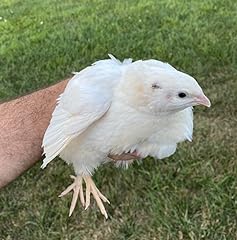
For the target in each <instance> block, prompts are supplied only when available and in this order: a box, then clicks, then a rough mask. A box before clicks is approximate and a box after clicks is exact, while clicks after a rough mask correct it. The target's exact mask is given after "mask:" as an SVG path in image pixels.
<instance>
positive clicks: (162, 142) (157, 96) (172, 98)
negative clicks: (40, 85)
mask: <svg viewBox="0 0 237 240" xmlns="http://www.w3.org/2000/svg"><path fill="white" fill-rule="evenodd" d="M110 58H111V59H107V60H101V61H97V62H95V63H94V64H93V65H92V66H89V67H87V68H85V69H84V70H82V71H81V72H79V73H75V76H74V77H73V78H72V79H71V80H70V81H69V83H68V85H67V87H66V89H65V91H64V92H63V93H62V94H61V96H60V97H59V98H58V104H57V106H56V108H55V110H54V112H53V115H52V119H51V121H50V125H49V127H48V129H47V130H46V133H45V136H44V139H43V147H44V154H45V159H44V161H43V165H42V168H44V167H46V165H47V164H48V163H49V162H50V161H52V160H53V159H54V158H55V157H56V156H57V155H60V157H61V158H62V159H63V160H65V161H66V162H67V163H71V164H73V167H74V169H75V172H76V175H77V176H88V175H91V174H93V171H94V170H95V169H96V168H97V167H98V166H99V165H100V164H102V163H103V162H106V161H109V159H108V158H107V156H108V154H110V153H112V154H122V153H124V152H126V153H127V152H133V151H135V150H136V152H137V153H138V154H139V156H141V157H146V156H148V155H150V156H153V157H155V158H159V159H162V158H165V157H168V156H170V155H172V154H173V153H174V152H175V150H176V146H177V143H179V142H182V141H184V140H186V139H187V140H189V141H191V139H192V131H193V114H192V106H194V105H198V104H203V105H206V106H210V102H209V100H208V99H207V98H206V97H205V95H204V94H203V92H202V89H201V88H200V86H199V85H198V83H197V82H196V81H195V80H194V79H193V78H192V77H191V76H189V75H187V74H185V73H182V72H180V71H177V70H176V69H175V68H173V67H172V66H171V65H169V64H167V63H163V62H160V61H157V60H145V61H141V60H140V61H136V62H132V60H131V59H125V60H124V61H123V62H120V61H118V60H117V59H115V58H114V57H113V56H112V55H110ZM180 93H182V94H185V96H184V95H180ZM102 199H103V198H102ZM81 201H82V202H83V200H82V199H81ZM87 205H88V203H87ZM101 211H102V210H101ZM102 213H103V212H102ZM104 215H105V216H107V214H106V212H105V214H104Z"/></svg>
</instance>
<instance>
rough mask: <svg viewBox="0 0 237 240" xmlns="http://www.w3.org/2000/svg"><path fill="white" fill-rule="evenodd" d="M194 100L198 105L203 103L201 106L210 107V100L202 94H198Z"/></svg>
mask: <svg viewBox="0 0 237 240" xmlns="http://www.w3.org/2000/svg"><path fill="white" fill-rule="evenodd" d="M195 102H196V103H197V104H198V105H203V106H206V107H210V106H211V102H210V100H209V99H208V98H207V97H206V96H205V95H204V94H203V95H200V96H197V97H196V98H195Z"/></svg>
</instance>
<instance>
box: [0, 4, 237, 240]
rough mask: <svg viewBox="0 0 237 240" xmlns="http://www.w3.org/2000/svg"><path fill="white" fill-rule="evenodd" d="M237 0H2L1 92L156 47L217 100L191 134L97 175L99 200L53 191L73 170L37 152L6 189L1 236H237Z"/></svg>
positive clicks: (143, 55)
mask: <svg viewBox="0 0 237 240" xmlns="http://www.w3.org/2000/svg"><path fill="white" fill-rule="evenodd" d="M236 13H237V1H235V0H227V1H223V0H216V1H214V0H207V1H198V0H191V1H176V0H160V1H155V0H153V1H152V0H140V1H136V0H134V1H133V0H131V1H126V0H121V1H118V0H110V1H102V0H93V1H92V0H81V1H76V0H68V1H62V0H60V1H59V0H52V1H50V0H42V1H40V0H24V1H20V0H1V2H0V98H1V100H2V101H3V100H5V99H11V98H14V97H16V96H18V95H22V94H26V93H28V92H31V91H33V90H36V89H39V88H41V87H44V86H47V85H50V84H52V83H55V82H57V81H59V80H60V79H63V78H65V77H67V76H69V75H70V73H71V72H73V71H78V70H80V69H82V68H84V67H85V66H87V65H89V64H91V63H92V62H94V61H96V60H98V59H104V58H107V54H108V53H112V54H114V55H115V56H116V57H118V58H119V59H123V58H126V57H132V58H133V59H135V60H136V59H149V58H156V59H160V60H162V61H166V62H169V63H171V64H172V65H174V66H175V67H176V68H178V69H180V70H182V71H185V72H187V73H189V74H190V75H192V76H194V77H195V78H196V79H197V80H198V81H199V83H200V85H201V86H202V87H203V89H204V91H205V92H206V94H207V96H208V97H209V98H210V99H211V101H212V107H211V108H210V109H205V108H203V107H197V108H195V122H194V123H195V129H194V138H193V142H192V143H183V144H180V145H179V148H178V151H177V152H176V154H175V155H174V156H172V157H170V158H168V159H165V160H163V161H157V160H154V159H146V160H144V162H143V164H134V165H133V166H132V167H130V168H129V169H128V170H122V169H116V168H115V167H113V166H112V165H107V166H103V167H101V168H100V169H98V171H97V172H96V174H95V176H94V179H95V182H96V184H97V186H98V187H99V188H100V189H101V191H102V192H103V193H104V194H105V195H106V196H107V197H108V198H109V199H110V201H111V205H109V206H106V207H107V210H108V213H109V219H108V220H107V221H106V220H105V219H104V218H103V216H102V215H101V214H100V213H99V210H98V209H97V207H96V205H95V204H93V205H92V207H91V208H90V209H89V210H87V211H84V210H83V209H82V208H81V207H80V206H79V205H78V206H77V207H76V211H75V212H74V214H73V216H72V217H70V218H69V217H68V211H69V206H70V201H71V198H70V197H69V196H68V197H65V198H63V199H59V198H58V197H57V196H58V194H59V193H60V192H61V191H62V190H63V189H64V188H65V187H66V186H67V185H68V184H69V183H70V182H71V180H70V178H69V174H72V173H73V171H72V169H70V168H68V166H67V165H66V164H65V163H64V162H63V161H61V160H59V159H58V160H55V161H54V162H52V163H51V164H50V166H49V167H47V169H46V170H44V171H42V170H41V169H40V163H38V164H36V165H35V166H34V167H33V168H32V169H30V170H29V171H28V172H26V173H25V174H24V175H22V176H21V177H20V178H18V179H17V180H16V181H14V182H13V183H12V184H10V185H9V186H7V187H5V188H4V189H3V190H1V192H0V239H7V240H21V239H24V240H28V239H31V240H41V239H42V240H43V239H50V240H56V239H68V240H76V239H82V240H89V239H98V240H100V239H102V240H107V239H108V240H110V239H112V240H113V239H114V240H123V239H128V240H135V239H137V240H147V239H153V240H155V239H159V240H162V239H170V240H175V239H180V240H182V239H193V240H194V239H208V240H209V239H211V240H215V239H216V240H222V239H228V240H230V239H237V151H236V148H237V140H236V139H237V134H236V125H237V120H236V116H237V97H236V96H237V27H236V25H237V14H236Z"/></svg>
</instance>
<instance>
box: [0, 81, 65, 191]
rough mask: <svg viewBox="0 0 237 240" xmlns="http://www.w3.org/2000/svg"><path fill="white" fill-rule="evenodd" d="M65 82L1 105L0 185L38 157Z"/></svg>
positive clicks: (6, 182) (8, 180)
mask: <svg viewBox="0 0 237 240" xmlns="http://www.w3.org/2000/svg"><path fill="white" fill-rule="evenodd" d="M67 81H68V80H65V81H62V82H60V83H58V84H55V85H53V86H51V87H48V88H45V89H42V90H39V91H37V92H34V93H32V94H29V95H26V96H24V97H21V98H18V99H15V100H12V101H10V102H6V103H3V104H1V105H0V130H1V134H0V187H2V186H4V185H6V184H8V183H9V182H11V181H12V180H13V179H15V178H16V177H17V176H19V175H20V174H21V173H22V172H24V171H25V170H26V169H28V168H29V167H30V166H32V165H33V164H34V163H35V162H37V161H38V160H39V159H40V156H41V154H42V149H41V143H42V139H43V135H44V132H45V130H46V128H47V126H48V124H49V121H50V118H51V114H52V111H53V109H54V107H55V103H56V99H57V97H58V96H59V94H60V93H62V92H63V90H64V88H65V86H66V84H67Z"/></svg>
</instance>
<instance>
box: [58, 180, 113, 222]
mask: <svg viewBox="0 0 237 240" xmlns="http://www.w3.org/2000/svg"><path fill="white" fill-rule="evenodd" d="M70 177H71V178H72V179H74V183H72V184H71V185H70V186H68V187H67V188H66V189H65V190H64V191H63V192H62V193H61V194H60V195H59V197H63V196H65V195H66V194H68V193H69V192H70V191H72V190H73V197H72V202H71V206H70V210H69V217H70V216H71V215H72V213H73V211H74V209H75V207H76V203H77V199H78V195H79V196H80V202H81V204H82V206H83V207H85V210H86V209H87V208H88V207H89V206H90V194H91V193H92V195H93V197H94V198H95V200H96V203H97V205H98V207H99V209H100V211H101V213H102V214H103V215H104V216H105V218H106V219H107V218H108V214H107V212H106V210H105V207H104V204H103V202H107V203H110V202H109V200H108V199H107V198H106V197H105V196H104V195H103V194H102V193H101V192H100V191H99V189H98V188H97V187H96V185H95V183H94V182H93V180H92V178H91V176H77V177H74V176H70ZM83 180H84V181H85V183H86V201H85V198H84V194H83V187H82V181H83ZM101 200H102V201H103V202H102V201H101Z"/></svg>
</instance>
